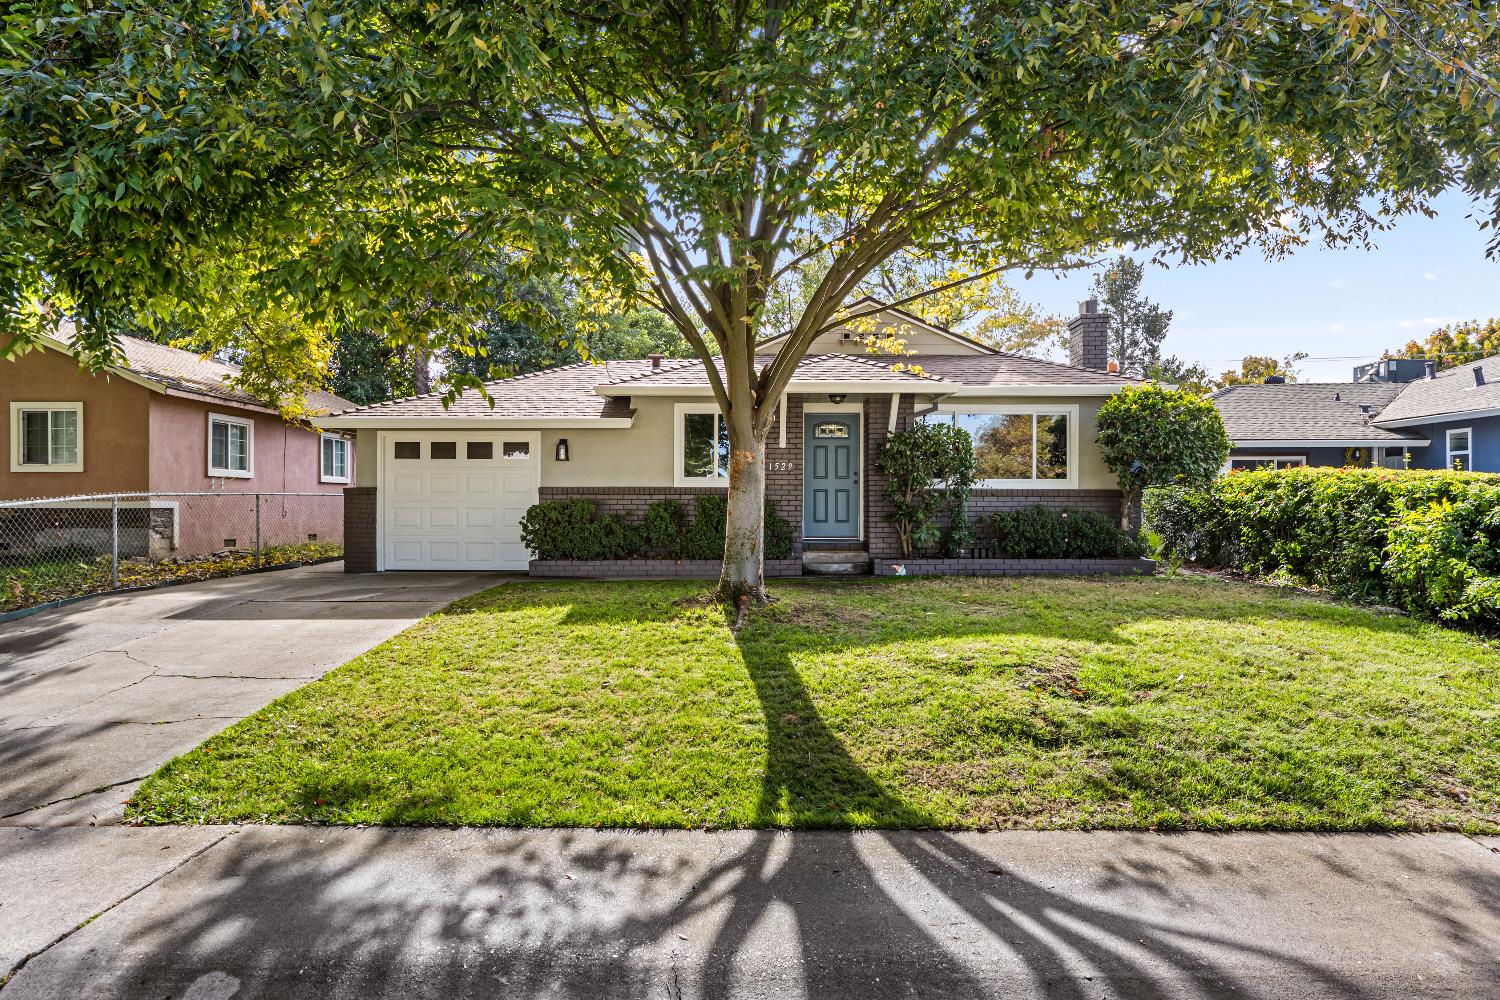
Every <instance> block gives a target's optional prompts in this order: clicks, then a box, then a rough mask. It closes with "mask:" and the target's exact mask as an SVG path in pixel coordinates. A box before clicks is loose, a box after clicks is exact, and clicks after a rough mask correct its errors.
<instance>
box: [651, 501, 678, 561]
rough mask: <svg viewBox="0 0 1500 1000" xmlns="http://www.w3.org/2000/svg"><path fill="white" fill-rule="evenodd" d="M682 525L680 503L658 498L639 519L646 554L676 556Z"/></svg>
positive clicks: (663, 556)
mask: <svg viewBox="0 0 1500 1000" xmlns="http://www.w3.org/2000/svg"><path fill="white" fill-rule="evenodd" d="M682 525H683V513H682V504H680V503H678V502H677V501H676V500H658V501H656V502H655V503H653V504H651V505H650V506H649V507H647V508H646V513H645V515H644V516H643V517H642V519H641V537H642V539H643V540H644V541H645V544H646V552H647V554H649V555H652V556H658V557H662V558H667V559H672V558H676V556H677V554H678V550H679V549H680V548H681V547H682Z"/></svg>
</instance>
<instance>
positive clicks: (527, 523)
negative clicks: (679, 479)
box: [521, 494, 792, 559]
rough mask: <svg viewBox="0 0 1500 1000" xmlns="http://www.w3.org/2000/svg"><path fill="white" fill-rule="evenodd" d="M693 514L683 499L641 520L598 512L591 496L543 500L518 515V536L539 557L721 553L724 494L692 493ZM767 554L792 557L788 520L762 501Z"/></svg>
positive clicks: (650, 510)
mask: <svg viewBox="0 0 1500 1000" xmlns="http://www.w3.org/2000/svg"><path fill="white" fill-rule="evenodd" d="M693 506H694V517H693V520H692V523H691V524H685V517H684V514H683V509H682V505H681V504H680V503H678V502H677V501H675V500H658V501H656V502H655V503H653V504H651V505H650V506H649V507H647V508H646V512H645V514H644V515H643V518H642V522H641V523H640V524H639V525H630V524H626V523H625V522H623V521H622V520H620V518H618V517H616V516H614V515H613V514H600V513H599V511H598V506H597V505H596V504H595V503H594V501H592V500H584V499H571V500H544V501H543V502H541V503H539V504H535V505H534V506H532V507H531V508H530V509H529V510H527V511H526V513H525V515H524V516H523V517H522V518H521V541H522V542H523V543H525V545H526V547H527V548H529V549H530V550H531V551H532V552H533V553H534V554H535V556H536V558H538V559H639V558H642V557H649V558H654V559H722V558H724V522H725V518H726V517H727V516H728V500H727V499H726V498H725V497H723V496H719V495H717V494H704V495H702V496H697V497H694V498H693ZM764 539H765V554H766V558H767V559H790V558H791V557H792V526H791V524H790V523H789V522H788V521H787V520H786V519H785V518H783V517H781V516H780V515H779V514H777V513H776V511H775V510H774V509H773V508H772V506H771V504H770V503H769V502H768V503H767V504H766V521H765V534H764Z"/></svg>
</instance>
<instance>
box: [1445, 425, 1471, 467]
mask: <svg viewBox="0 0 1500 1000" xmlns="http://www.w3.org/2000/svg"><path fill="white" fill-rule="evenodd" d="M1473 454H1474V430H1473V428H1471V427H1451V428H1449V429H1448V468H1450V469H1458V470H1459V471H1461V472H1468V471H1470V470H1472V469H1473V468H1474V465H1473V463H1472V461H1471V457H1472V456H1473Z"/></svg>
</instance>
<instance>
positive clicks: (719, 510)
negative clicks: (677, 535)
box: [678, 493, 792, 559]
mask: <svg viewBox="0 0 1500 1000" xmlns="http://www.w3.org/2000/svg"><path fill="white" fill-rule="evenodd" d="M693 508H694V510H693V523H692V524H691V525H690V526H689V527H688V529H687V531H685V532H683V534H682V544H681V545H680V546H679V548H678V555H679V556H680V557H681V558H683V559H723V558H724V524H725V521H726V519H727V518H728V516H729V498H728V497H725V496H720V495H718V494H714V493H710V494H704V495H702V496H697V497H694V498H693ZM761 544H762V545H763V546H764V551H765V558H767V559H790V558H791V557H792V526H791V524H790V522H788V521H787V520H786V518H784V517H782V516H781V515H780V514H778V513H776V509H775V508H774V507H772V506H771V502H770V501H769V500H768V501H766V514H765V525H764V527H763V529H762V534H761Z"/></svg>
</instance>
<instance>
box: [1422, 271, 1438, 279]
mask: <svg viewBox="0 0 1500 1000" xmlns="http://www.w3.org/2000/svg"><path fill="white" fill-rule="evenodd" d="M1422 277H1424V278H1426V279H1427V280H1428V281H1436V280H1437V275H1435V274H1433V273H1432V272H1431V271H1423V272H1422Z"/></svg>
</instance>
